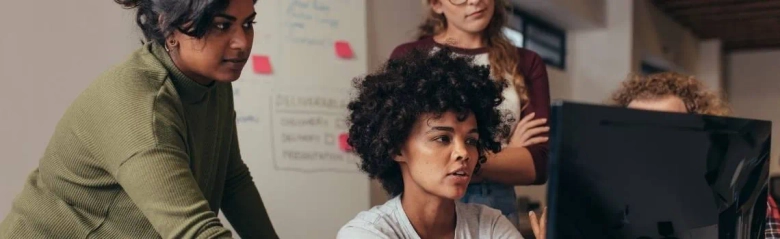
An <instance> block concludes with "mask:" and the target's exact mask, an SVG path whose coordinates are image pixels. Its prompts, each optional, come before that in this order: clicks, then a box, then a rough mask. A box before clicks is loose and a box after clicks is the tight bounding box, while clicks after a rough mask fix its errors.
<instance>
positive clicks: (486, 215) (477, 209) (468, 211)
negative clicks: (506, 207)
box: [458, 202, 503, 224]
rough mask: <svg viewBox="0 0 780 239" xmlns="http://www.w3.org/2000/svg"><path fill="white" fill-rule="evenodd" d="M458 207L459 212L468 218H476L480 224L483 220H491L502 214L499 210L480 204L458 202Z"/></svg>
mask: <svg viewBox="0 0 780 239" xmlns="http://www.w3.org/2000/svg"><path fill="white" fill-rule="evenodd" d="M458 207H459V208H460V210H459V211H460V212H461V213H464V214H465V215H466V216H469V217H470V218H474V219H478V220H479V221H480V224H481V223H482V222H483V221H492V220H495V218H498V217H500V216H503V214H501V211H499V210H497V209H494V208H491V207H488V206H485V205H482V204H476V203H463V202H458Z"/></svg>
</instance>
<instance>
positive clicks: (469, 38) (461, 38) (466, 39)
mask: <svg viewBox="0 0 780 239" xmlns="http://www.w3.org/2000/svg"><path fill="white" fill-rule="evenodd" d="M434 39H435V40H436V41H437V42H439V43H442V44H445V45H451V46H455V47H459V48H465V49H476V48H481V47H484V46H485V44H483V43H482V34H474V33H469V32H464V31H461V30H458V29H455V28H454V27H449V28H447V30H445V31H444V32H442V33H439V34H438V35H436V36H435V37H434Z"/></svg>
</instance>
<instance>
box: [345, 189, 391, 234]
mask: <svg viewBox="0 0 780 239" xmlns="http://www.w3.org/2000/svg"><path fill="white" fill-rule="evenodd" d="M399 201H400V200H398V198H397V197H396V198H394V199H391V200H389V201H388V202H387V203H385V204H384V205H380V206H375V207H373V208H371V209H369V210H367V211H363V212H360V213H358V215H357V216H355V218H354V219H352V220H350V221H349V222H347V224H346V225H344V226H343V227H342V228H341V229H340V230H339V233H338V236H337V238H339V239H346V238H398V237H399V236H401V235H404V232H403V229H402V227H401V223H400V221H401V218H400V217H399V213H403V211H400V207H399V206H398V203H400V202H399Z"/></svg>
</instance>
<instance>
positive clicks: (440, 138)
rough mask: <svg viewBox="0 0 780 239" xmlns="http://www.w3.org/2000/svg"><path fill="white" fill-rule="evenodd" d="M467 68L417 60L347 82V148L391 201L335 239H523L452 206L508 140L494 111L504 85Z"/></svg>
mask: <svg viewBox="0 0 780 239" xmlns="http://www.w3.org/2000/svg"><path fill="white" fill-rule="evenodd" d="M471 62H472V61H471V59H469V58H460V57H453V56H452V52H451V51H449V50H447V49H443V50H441V51H438V52H436V53H433V54H430V53H429V52H427V51H426V52H422V51H416V50H415V51H412V52H410V53H409V54H406V55H405V56H404V57H401V58H397V59H392V60H390V61H389V62H387V63H386V64H385V65H384V67H382V68H381V69H380V70H379V71H378V72H375V73H373V74H370V75H367V76H365V77H364V78H361V79H357V80H356V81H355V87H356V88H357V91H358V93H357V97H356V98H354V99H353V100H352V102H350V103H349V105H348V108H349V111H350V116H349V123H350V129H349V141H348V142H349V144H350V145H351V146H352V147H353V149H354V151H355V152H356V153H357V154H358V155H359V156H360V158H361V165H360V169H361V170H362V171H364V172H365V173H367V174H368V176H369V177H371V178H374V179H378V180H379V181H380V182H381V183H382V186H383V187H384V189H385V190H386V191H387V192H388V193H389V194H391V195H393V196H394V198H393V199H391V200H389V201H388V202H387V203H385V204H384V205H381V206H377V207H374V208H372V209H370V210H368V211H364V212H361V213H360V214H358V215H357V216H356V217H355V218H354V219H353V220H351V221H350V222H348V223H347V224H346V225H345V226H344V227H342V228H341V230H340V231H339V233H338V238H453V237H454V238H466V239H467V238H522V236H521V235H520V233H519V232H518V231H517V229H515V227H514V226H513V225H512V224H511V222H509V220H508V219H507V218H506V217H504V216H503V215H502V214H501V212H500V211H498V210H496V209H492V208H489V207H487V206H484V205H478V204H468V203H463V202H461V201H459V199H460V198H461V197H463V195H464V194H465V193H466V189H467V187H468V185H469V182H470V180H471V178H472V177H473V176H474V175H475V174H478V173H479V165H480V164H481V163H484V162H485V160H486V158H485V154H486V153H488V152H492V153H495V152H498V151H500V150H501V140H502V139H504V138H506V137H508V136H509V127H507V126H506V125H505V124H504V123H502V119H501V115H500V113H499V110H497V108H496V107H497V106H498V105H499V104H501V102H502V101H503V98H502V96H501V91H502V90H503V89H504V87H505V86H506V85H505V84H504V83H500V82H497V81H493V80H491V79H490V77H489V75H490V70H489V69H488V68H487V67H484V66H477V65H473V64H472V63H471Z"/></svg>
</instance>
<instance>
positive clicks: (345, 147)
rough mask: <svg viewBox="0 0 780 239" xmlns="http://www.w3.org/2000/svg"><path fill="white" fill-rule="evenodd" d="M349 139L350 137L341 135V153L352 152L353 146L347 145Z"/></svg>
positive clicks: (344, 134)
mask: <svg viewBox="0 0 780 239" xmlns="http://www.w3.org/2000/svg"><path fill="white" fill-rule="evenodd" d="M348 138H349V135H347V134H346V133H343V134H340V135H339V148H340V149H341V151H344V152H349V151H352V146H350V145H349V143H347V139H348Z"/></svg>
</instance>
